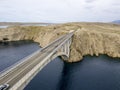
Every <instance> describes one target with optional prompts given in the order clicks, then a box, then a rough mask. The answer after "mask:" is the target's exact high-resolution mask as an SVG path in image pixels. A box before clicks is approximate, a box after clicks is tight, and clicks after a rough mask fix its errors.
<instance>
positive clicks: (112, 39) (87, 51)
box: [0, 23, 120, 62]
mask: <svg viewBox="0 0 120 90" xmlns="http://www.w3.org/2000/svg"><path fill="white" fill-rule="evenodd" d="M70 30H75V34H74V36H73V38H72V44H71V47H70V48H71V51H70V58H69V60H68V61H69V62H77V61H80V60H82V58H83V57H84V56H85V55H91V56H93V55H96V56H98V55H100V54H107V55H108V56H111V57H118V58H120V25H116V24H107V23H68V24H63V25H52V26H45V27H44V26H39V27H38V26H26V27H25V26H22V27H20V26H15V27H10V28H7V29H3V30H0V40H1V41H2V40H3V38H8V39H9V41H16V40H34V41H35V42H38V43H40V46H42V47H44V46H46V45H47V44H49V43H50V42H51V41H53V40H55V39H56V38H57V37H59V36H61V35H63V34H65V33H68V32H69V31H70Z"/></svg>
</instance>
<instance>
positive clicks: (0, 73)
mask: <svg viewBox="0 0 120 90" xmlns="http://www.w3.org/2000/svg"><path fill="white" fill-rule="evenodd" d="M72 35H73V33H70V37H71V36H72ZM65 36H66V35H63V36H61V37H60V38H58V39H56V40H55V41H53V42H51V43H50V44H49V45H47V46H46V47H44V48H42V49H39V50H37V51H35V52H34V53H32V54H30V55H28V56H27V57H25V58H23V59H21V60H20V61H18V62H16V63H15V64H13V65H11V66H10V67H8V68H6V69H4V70H3V71H1V72H0V77H2V76H4V75H6V74H7V73H9V72H10V71H12V70H13V69H15V68H16V67H17V66H19V65H20V64H22V63H24V62H26V61H27V60H29V59H30V58H31V57H34V55H36V54H38V53H39V52H42V51H43V50H45V49H46V48H48V47H49V46H51V45H53V44H54V43H56V42H58V41H59V40H61V39H62V38H63V37H65ZM67 40H68V39H67ZM67 40H65V41H67ZM63 43H64V42H63ZM63 43H62V44H63ZM60 46H61V45H60ZM60 46H59V47H60Z"/></svg>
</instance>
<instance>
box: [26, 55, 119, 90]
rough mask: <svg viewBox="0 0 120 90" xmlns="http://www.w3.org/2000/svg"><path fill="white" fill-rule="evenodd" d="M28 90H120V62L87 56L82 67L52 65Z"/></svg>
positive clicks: (62, 63) (103, 57) (78, 65)
mask: <svg viewBox="0 0 120 90" xmlns="http://www.w3.org/2000/svg"><path fill="white" fill-rule="evenodd" d="M24 90H120V59H113V58H110V57H108V56H106V55H100V56H99V57H95V56H94V57H91V56H86V57H85V58H84V59H83V60H82V61H81V62H78V63H65V62H63V61H62V60H61V59H60V58H57V59H55V60H54V61H52V62H50V63H49V64H48V65H47V66H46V67H45V68H44V69H43V70H42V71H41V72H39V73H38V74H37V76H36V77H35V78H34V79H33V80H32V81H31V82H30V83H29V84H28V86H27V87H26V88H25V89H24Z"/></svg>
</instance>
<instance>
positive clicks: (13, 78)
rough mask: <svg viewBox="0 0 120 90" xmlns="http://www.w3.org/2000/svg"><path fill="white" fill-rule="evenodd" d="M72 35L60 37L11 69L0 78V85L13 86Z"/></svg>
mask: <svg viewBox="0 0 120 90" xmlns="http://www.w3.org/2000/svg"><path fill="white" fill-rule="evenodd" d="M72 34H73V33H69V34H67V35H64V36H62V37H61V38H59V39H57V40H56V41H54V42H53V43H51V44H50V45H48V46H47V47H45V48H43V49H42V50H40V51H39V52H38V53H36V54H35V55H34V56H33V57H30V58H29V59H28V60H26V61H25V62H23V63H21V64H20V65H18V66H16V68H13V69H11V70H10V71H9V72H7V73H6V74H5V75H3V76H0V85H2V84H5V83H8V84H9V85H10V87H12V86H13V85H15V83H17V82H18V81H19V80H20V79H21V78H22V77H23V76H25V75H26V74H27V73H28V72H29V71H30V70H31V69H32V68H34V67H35V66H36V65H37V64H38V63H39V62H41V61H42V60H43V59H44V58H45V57H46V56H48V55H49V54H50V53H52V52H53V51H54V50H55V48H57V47H58V46H59V45H60V44H61V43H62V42H63V41H65V40H66V39H67V38H68V37H70V36H71V35H72Z"/></svg>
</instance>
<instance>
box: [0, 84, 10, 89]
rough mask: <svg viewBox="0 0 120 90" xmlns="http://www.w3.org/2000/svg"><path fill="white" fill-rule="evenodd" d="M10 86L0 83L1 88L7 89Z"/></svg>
mask: <svg viewBox="0 0 120 90" xmlns="http://www.w3.org/2000/svg"><path fill="white" fill-rule="evenodd" d="M8 87H9V84H3V85H0V90H7V89H8Z"/></svg>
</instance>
